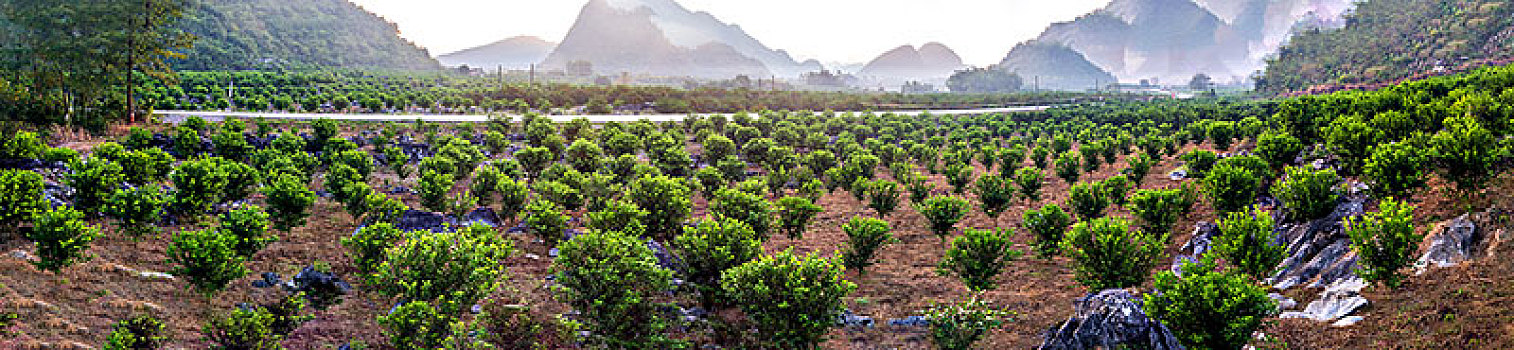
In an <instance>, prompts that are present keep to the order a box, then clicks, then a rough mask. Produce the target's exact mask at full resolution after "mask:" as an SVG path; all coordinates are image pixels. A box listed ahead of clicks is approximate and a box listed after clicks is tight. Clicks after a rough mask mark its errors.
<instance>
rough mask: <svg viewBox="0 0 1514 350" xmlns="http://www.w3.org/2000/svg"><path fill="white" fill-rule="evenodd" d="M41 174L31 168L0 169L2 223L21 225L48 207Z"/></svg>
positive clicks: (12, 225)
mask: <svg viewBox="0 0 1514 350" xmlns="http://www.w3.org/2000/svg"><path fill="white" fill-rule="evenodd" d="M43 181H44V180H43V179H42V175H41V174H37V172H35V171H30V170H0V224H3V225H5V226H6V227H11V228H15V227H19V225H18V224H19V223H20V222H22V221H30V220H31V219H32V216H33V215H36V214H37V213H41V212H43V211H44V210H46V209H47V200H46V199H44V198H43V197H42V191H43V186H44V184H43Z"/></svg>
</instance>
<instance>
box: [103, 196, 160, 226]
mask: <svg viewBox="0 0 1514 350" xmlns="http://www.w3.org/2000/svg"><path fill="white" fill-rule="evenodd" d="M167 202H168V197H167V196H165V195H164V194H163V193H162V192H161V191H160V190H159V189H158V187H157V186H142V187H137V188H133V189H129V190H128V189H119V190H116V193H115V194H112V195H111V197H110V200H108V201H107V202H106V203H105V213H106V214H107V215H110V216H111V217H113V218H116V220H117V221H119V222H120V227H121V229H122V230H123V231H125V232H126V233H127V234H130V235H132V236H138V237H139V236H142V235H146V234H151V233H155V232H157V231H158V227H157V225H154V223H156V222H157V221H158V219H159V218H160V217H162V216H163V205H164V204H165V203H167Z"/></svg>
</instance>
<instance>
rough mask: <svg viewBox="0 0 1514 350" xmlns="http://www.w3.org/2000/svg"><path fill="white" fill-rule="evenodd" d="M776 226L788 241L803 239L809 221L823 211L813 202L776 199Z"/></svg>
mask: <svg viewBox="0 0 1514 350" xmlns="http://www.w3.org/2000/svg"><path fill="white" fill-rule="evenodd" d="M777 207H778V208H777V210H778V224H779V227H781V228H782V230H783V233H784V235H787V236H788V237H789V238H790V239H796V240H797V239H802V238H804V230H805V228H806V227H808V226H809V224H810V220H812V219H814V218H815V215H817V214H820V212H821V211H823V210H822V209H821V208H820V206H819V205H816V204H815V203H814V202H813V201H811V200H809V199H806V198H800V197H783V198H781V199H778V206H777Z"/></svg>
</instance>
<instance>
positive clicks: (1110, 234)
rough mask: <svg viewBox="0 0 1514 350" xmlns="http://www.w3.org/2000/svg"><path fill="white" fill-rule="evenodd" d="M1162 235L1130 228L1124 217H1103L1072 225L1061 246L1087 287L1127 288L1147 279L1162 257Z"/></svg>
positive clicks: (1077, 276)
mask: <svg viewBox="0 0 1514 350" xmlns="http://www.w3.org/2000/svg"><path fill="white" fill-rule="evenodd" d="M1164 237H1165V236H1155V235H1151V234H1147V233H1145V232H1141V231H1131V230H1130V224H1129V223H1127V222H1125V220H1124V219H1120V218H1107V217H1106V218H1098V219H1094V220H1090V221H1084V222H1079V223H1078V224H1077V225H1073V227H1072V232H1071V233H1068V235H1067V237H1066V239H1065V240H1064V241H1063V247H1062V249H1063V251H1065V252H1067V256H1069V257H1072V260H1073V272H1074V273H1075V275H1076V279H1077V280H1078V283H1080V284H1082V285H1083V286H1086V287H1088V290H1092V291H1098V290H1105V289H1114V288H1130V287H1136V286H1140V285H1141V283H1142V282H1144V281H1146V276H1147V273H1148V272H1149V271H1151V268H1152V267H1153V266H1156V264H1157V263H1158V261H1157V260H1158V259H1161V256H1162V250H1163V248H1164V246H1163V242H1165V241H1166V239H1165V238H1164Z"/></svg>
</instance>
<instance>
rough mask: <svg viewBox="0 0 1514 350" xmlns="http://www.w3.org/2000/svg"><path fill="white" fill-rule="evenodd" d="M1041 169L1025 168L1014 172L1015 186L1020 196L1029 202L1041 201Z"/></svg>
mask: <svg viewBox="0 0 1514 350" xmlns="http://www.w3.org/2000/svg"><path fill="white" fill-rule="evenodd" d="M1042 176H1043V175H1042V174H1041V169H1037V168H1031V167H1025V168H1020V170H1015V178H1014V181H1015V186H1016V187H1018V188H1019V189H1020V196H1021V197H1025V198H1027V199H1030V200H1031V201H1038V200H1041V181H1042Z"/></svg>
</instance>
